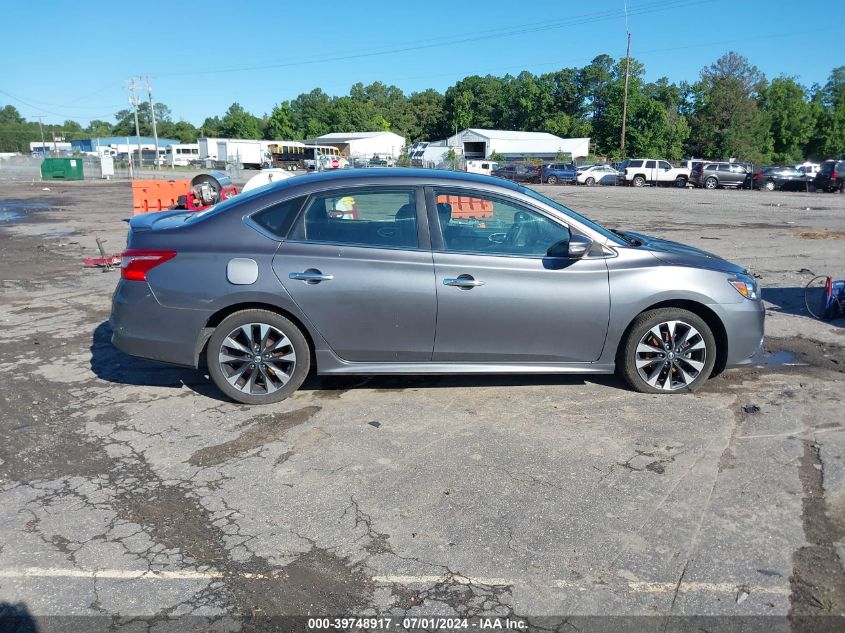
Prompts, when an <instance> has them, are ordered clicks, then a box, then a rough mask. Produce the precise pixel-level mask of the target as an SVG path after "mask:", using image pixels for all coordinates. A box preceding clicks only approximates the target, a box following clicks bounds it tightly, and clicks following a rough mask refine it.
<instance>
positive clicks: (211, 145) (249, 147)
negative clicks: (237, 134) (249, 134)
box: [197, 138, 277, 169]
mask: <svg viewBox="0 0 845 633" xmlns="http://www.w3.org/2000/svg"><path fill="white" fill-rule="evenodd" d="M274 142H277V141H256V140H252V139H239V138H201V139H199V140H198V141H197V144H198V145H199V157H200V160H205V159H211V160H215V161H221V162H225V163H231V162H234V161H238V162H240V164H241V165H243V166H244V167H245V168H248V169H261V168H262V167H263V166H266V165H268V164H269V163H270V150H269V146H270V144H271V143H274Z"/></svg>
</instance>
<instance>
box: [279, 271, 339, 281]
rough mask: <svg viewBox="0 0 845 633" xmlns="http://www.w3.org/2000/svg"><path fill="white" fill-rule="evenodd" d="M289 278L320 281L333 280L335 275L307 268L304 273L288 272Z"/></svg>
mask: <svg viewBox="0 0 845 633" xmlns="http://www.w3.org/2000/svg"><path fill="white" fill-rule="evenodd" d="M288 279H298V280H300V281H307V282H310V283H319V282H321V281H331V280H332V279H334V275H324V274H323V273H321V272H320V271H318V270H306V271H305V272H302V273H288Z"/></svg>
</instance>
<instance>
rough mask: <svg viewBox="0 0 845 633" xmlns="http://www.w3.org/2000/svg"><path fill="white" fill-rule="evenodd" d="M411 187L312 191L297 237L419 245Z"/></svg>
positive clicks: (399, 245)
mask: <svg viewBox="0 0 845 633" xmlns="http://www.w3.org/2000/svg"><path fill="white" fill-rule="evenodd" d="M415 199H416V197H415V192H414V190H412V189H389V190H388V189H377V190H366V189H363V190H362V189H356V190H354V191H350V190H348V189H347V190H341V191H332V192H327V193H319V194H316V195H313V196H312V197H311V200H310V201H309V202H308V206H307V208H306V209H305V213H303V214H302V219H301V221H300V223H299V226H298V227H297V230H296V232H295V234H294V236H295V237H296V239H301V240H305V241H309V242H310V241H314V242H324V243H325V242H328V243H331V244H349V245H360V246H374V247H384V248H416V247H417V246H418V240H417V208H416V202H415Z"/></svg>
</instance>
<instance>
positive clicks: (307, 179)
mask: <svg viewBox="0 0 845 633" xmlns="http://www.w3.org/2000/svg"><path fill="white" fill-rule="evenodd" d="M382 180H384V181H389V180H396V181H398V180H402V181H408V180H417V181H419V183H418V184H427V183H438V184H446V183H449V184H451V183H455V184H459V183H475V184H482V185H493V186H496V187H504V188H506V189H513V190H514V191H518V190H519V189H520V186H519V185H517V184H516V183H514V182H512V181H510V180H505V179H504V178H496V177H495V176H487V175H484V174H473V173H469V172H465V171H450V170H448V169H421V168H415V167H382V168H374V169H333V170H331V171H324V172H320V173H316V174H315V173H313V172H312V173H309V174H305V175H303V176H298V177H296V178H286V179H285V180H280V181H278V183H274V186H276V187H280V188H281V187H285V188H287V187H291V186H297V185H304V184H309V185H311V184H315V183H317V184H321V185H322V184H332V183H338V184H340V183H345V182H348V183H349V184H350V185H355V184H372V183H374V182H378V181H382ZM356 181H358V182H357V183H356Z"/></svg>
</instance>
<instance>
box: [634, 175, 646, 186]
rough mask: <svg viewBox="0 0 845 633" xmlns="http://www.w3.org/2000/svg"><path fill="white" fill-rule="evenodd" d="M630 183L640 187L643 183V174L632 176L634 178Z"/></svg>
mask: <svg viewBox="0 0 845 633" xmlns="http://www.w3.org/2000/svg"><path fill="white" fill-rule="evenodd" d="M631 184H632V185H633V186H634V187H642V186H644V185H645V177H644V176H634V179H633V180H632V181H631Z"/></svg>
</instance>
